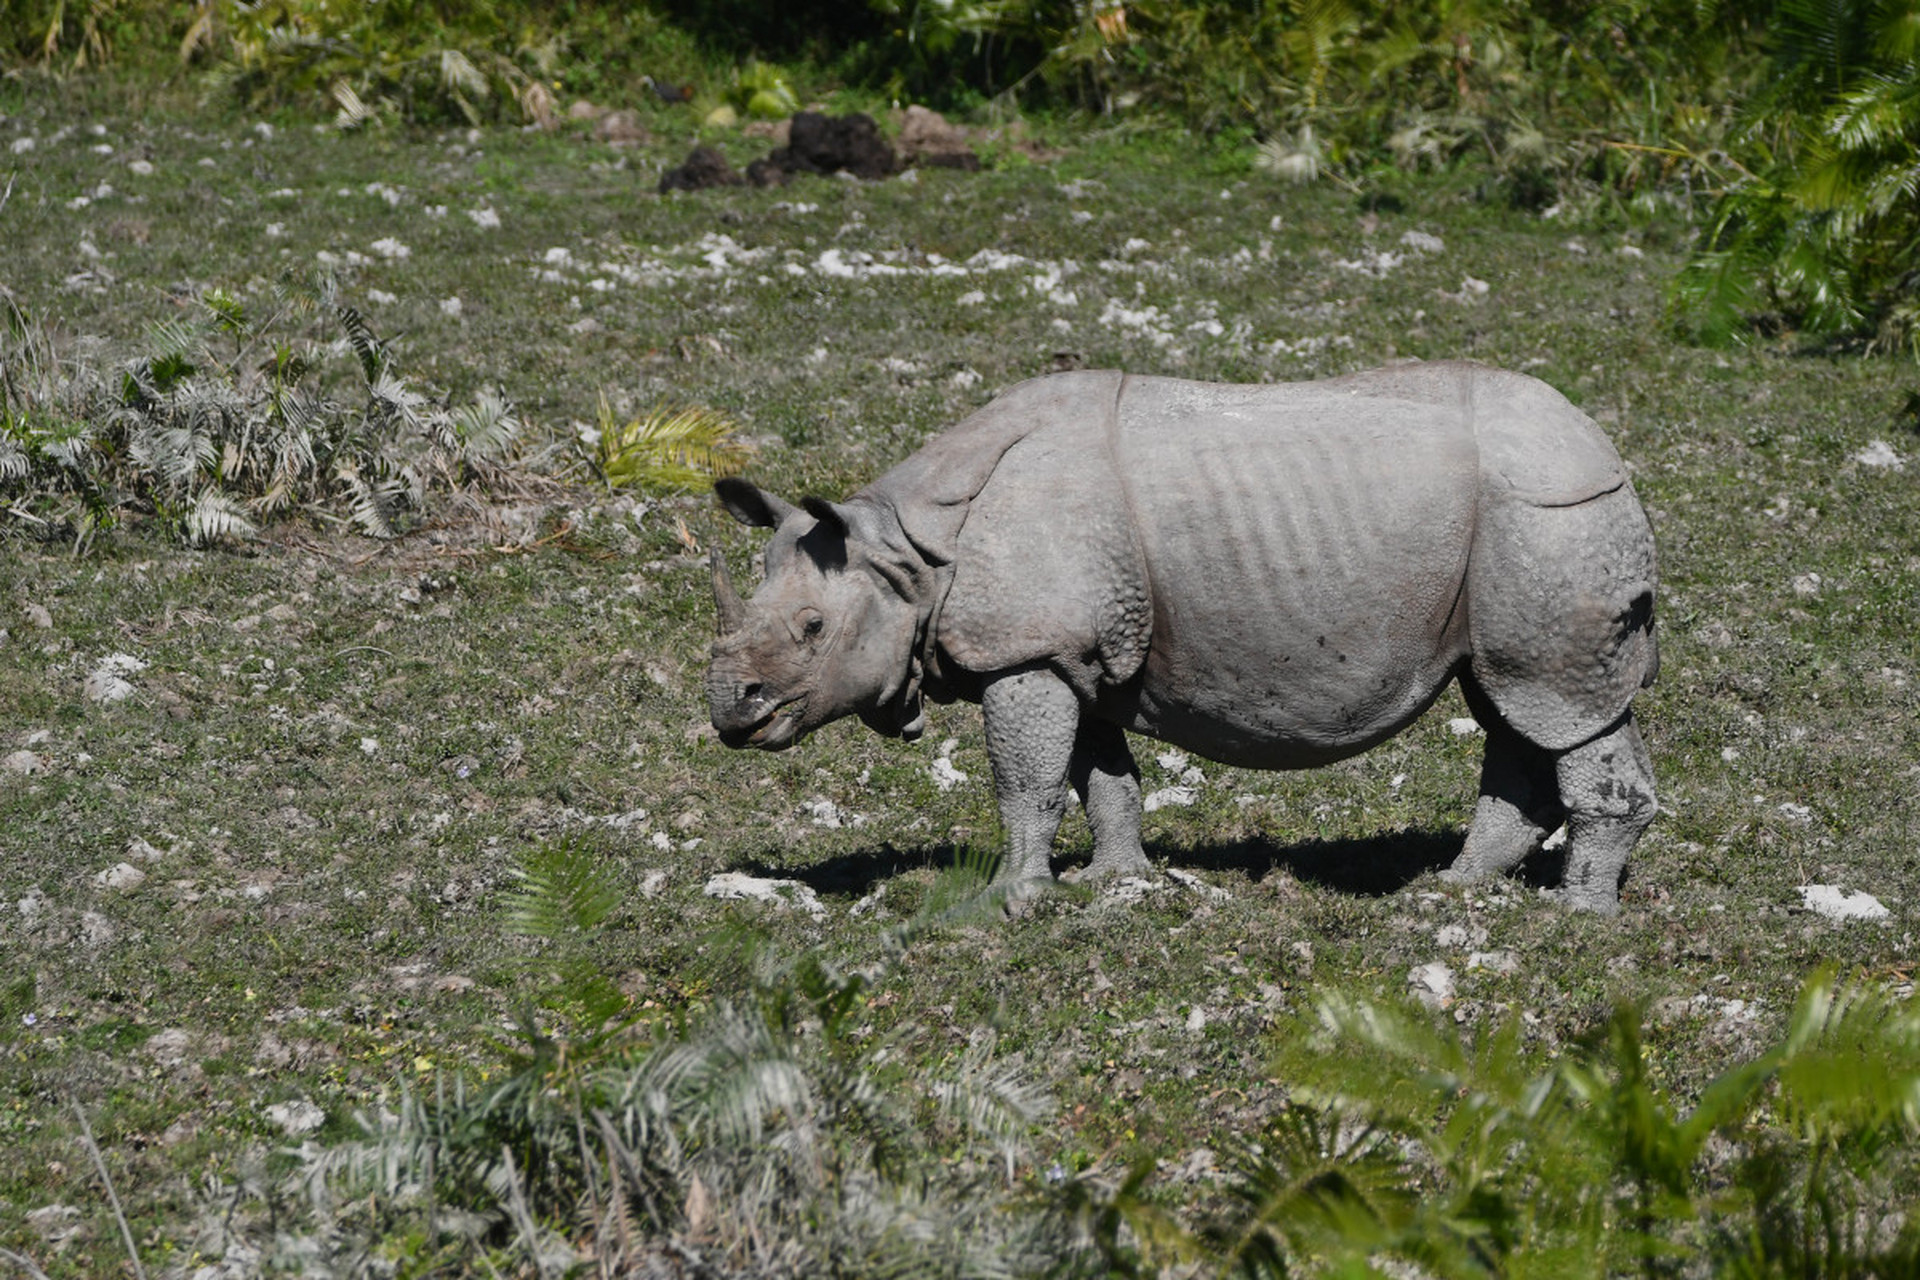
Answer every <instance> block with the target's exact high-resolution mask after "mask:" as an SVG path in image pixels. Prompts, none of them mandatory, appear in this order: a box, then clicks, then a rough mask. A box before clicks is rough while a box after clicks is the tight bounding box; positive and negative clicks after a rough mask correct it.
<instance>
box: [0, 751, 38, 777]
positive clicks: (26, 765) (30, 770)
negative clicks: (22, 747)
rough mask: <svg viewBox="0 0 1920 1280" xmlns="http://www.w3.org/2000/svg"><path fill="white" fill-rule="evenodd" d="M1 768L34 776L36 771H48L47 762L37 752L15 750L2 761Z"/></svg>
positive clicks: (0, 762) (9, 771)
mask: <svg viewBox="0 0 1920 1280" xmlns="http://www.w3.org/2000/svg"><path fill="white" fill-rule="evenodd" d="M0 768H4V769H5V770H6V771H7V772H8V773H18V774H23V775H25V776H27V777H32V776H33V775H34V774H36V773H45V772H46V771H47V762H46V761H45V760H43V759H41V758H40V756H39V754H38V753H36V752H32V751H15V752H13V753H12V754H11V755H9V756H8V757H7V758H6V759H5V760H4V761H0Z"/></svg>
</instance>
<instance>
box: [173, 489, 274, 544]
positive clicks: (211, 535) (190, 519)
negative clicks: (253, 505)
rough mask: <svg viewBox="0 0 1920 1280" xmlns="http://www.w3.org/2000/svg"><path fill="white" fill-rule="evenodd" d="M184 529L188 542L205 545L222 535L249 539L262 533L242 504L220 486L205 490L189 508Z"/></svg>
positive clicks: (220, 537)
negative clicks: (225, 492)
mask: <svg viewBox="0 0 1920 1280" xmlns="http://www.w3.org/2000/svg"><path fill="white" fill-rule="evenodd" d="M184 532H185V534H186V537H187V541H188V542H189V543H190V544H192V545H193V546H196V547H204V546H206V545H207V544H208V543H210V542H218V541H219V540H220V539H222V538H248V537H251V536H253V535H254V534H255V533H257V532H259V529H258V526H256V525H255V524H254V523H253V521H251V520H249V519H247V517H246V514H245V512H244V511H243V510H242V508H241V505H240V504H239V503H238V502H236V501H235V500H234V499H233V498H231V497H229V496H228V495H226V494H224V493H222V492H220V491H219V490H218V489H211V488H209V489H203V490H201V492H200V496H199V497H198V498H196V499H194V503H193V506H192V507H191V508H190V509H189V510H188V511H187V517H186V522H185V529H184Z"/></svg>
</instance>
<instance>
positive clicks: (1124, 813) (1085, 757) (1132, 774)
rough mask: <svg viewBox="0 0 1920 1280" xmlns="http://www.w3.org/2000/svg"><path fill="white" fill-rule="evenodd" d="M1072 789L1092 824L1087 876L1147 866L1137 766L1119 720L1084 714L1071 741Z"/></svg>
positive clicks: (1116, 873) (1136, 871)
mask: <svg viewBox="0 0 1920 1280" xmlns="http://www.w3.org/2000/svg"><path fill="white" fill-rule="evenodd" d="M1072 781H1073V789H1074V791H1075V793H1076V794H1078V795H1079V797H1080V803H1081V804H1082V805H1084V806H1085V807H1086V810H1087V825H1088V826H1090V827H1092V828H1093V865H1092V866H1090V867H1088V868H1087V871H1086V875H1087V876H1088V877H1089V878H1092V879H1101V878H1104V877H1109V876H1124V875H1138V874H1140V873H1142V872H1146V871H1150V870H1151V869H1152V864H1151V863H1149V862H1148V861H1147V851H1146V850H1145V849H1144V848H1142V847H1141V844H1140V767H1139V766H1138V765H1136V764H1135V763H1134V762H1133V751H1132V749H1131V748H1130V747H1128V746H1127V735H1126V733H1125V732H1124V731H1123V730H1122V729H1121V728H1120V726H1119V725H1115V724H1108V723H1107V722H1106V721H1104V720H1095V719H1093V718H1092V717H1090V716H1089V717H1085V718H1083V719H1082V720H1081V722H1080V734H1079V737H1078V738H1077V739H1075V741H1074V744H1073V765H1072Z"/></svg>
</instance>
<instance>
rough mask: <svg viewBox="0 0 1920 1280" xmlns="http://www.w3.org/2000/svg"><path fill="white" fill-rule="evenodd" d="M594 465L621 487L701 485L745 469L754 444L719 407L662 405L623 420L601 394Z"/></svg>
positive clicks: (593, 442)
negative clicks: (736, 431)
mask: <svg viewBox="0 0 1920 1280" xmlns="http://www.w3.org/2000/svg"><path fill="white" fill-rule="evenodd" d="M589 439H590V445H591V449H592V460H593V466H594V470H595V471H597V472H598V473H599V475H600V477H601V479H603V480H605V481H606V482H607V484H608V485H610V486H612V487H613V488H616V489H622V488H638V489H649V490H674V489H696V488H701V487H704V486H705V485H706V484H708V483H709V482H711V481H712V480H713V478H714V477H716V476H729V475H733V474H735V473H736V472H738V471H740V470H741V469H742V468H743V467H745V466H746V465H747V464H748V463H749V462H750V461H752V459H753V453H754V451H753V446H752V445H750V444H748V443H747V442H746V441H744V440H742V439H740V438H739V437H738V436H737V435H736V434H735V430H734V425H733V423H732V422H731V421H729V420H728V419H727V418H725V417H723V416H722V415H721V414H720V413H718V412H717V411H715V410H713V409H708V408H705V407H703V406H699V405H694V406H689V407H685V408H675V407H671V406H662V407H660V408H656V409H654V410H653V411H652V412H650V413H648V414H647V415H646V416H644V417H640V418H634V419H631V420H629V421H627V422H624V423H622V422H620V421H619V419H618V417H617V416H616V415H615V414H614V412H613V408H612V406H611V405H609V404H608V403H607V397H606V395H605V393H602V394H601V396H600V412H599V421H598V424H597V426H596V428H595V430H594V432H593V433H592V434H591V436H590V438H589Z"/></svg>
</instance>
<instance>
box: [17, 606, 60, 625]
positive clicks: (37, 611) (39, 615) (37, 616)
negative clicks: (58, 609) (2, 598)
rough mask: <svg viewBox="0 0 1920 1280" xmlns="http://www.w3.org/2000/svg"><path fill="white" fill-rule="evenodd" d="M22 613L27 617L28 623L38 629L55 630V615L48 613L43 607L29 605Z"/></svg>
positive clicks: (24, 607)
mask: <svg viewBox="0 0 1920 1280" xmlns="http://www.w3.org/2000/svg"><path fill="white" fill-rule="evenodd" d="M21 611H22V612H23V613H25V614H26V615H27V621H28V622H30V623H32V624H33V626H34V627H35V628H36V629H38V630H41V631H48V630H51V629H52V628H53V615H52V614H50V613H48V612H47V611H46V609H45V608H44V607H43V606H41V605H37V604H29V605H25V606H23V607H22V610H21Z"/></svg>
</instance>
